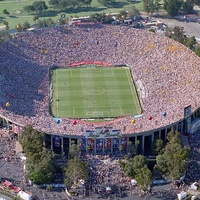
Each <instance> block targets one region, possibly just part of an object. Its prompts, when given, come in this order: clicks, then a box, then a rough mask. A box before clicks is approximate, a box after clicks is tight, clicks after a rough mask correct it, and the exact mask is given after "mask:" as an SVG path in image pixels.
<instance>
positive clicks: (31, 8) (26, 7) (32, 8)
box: [23, 5, 35, 15]
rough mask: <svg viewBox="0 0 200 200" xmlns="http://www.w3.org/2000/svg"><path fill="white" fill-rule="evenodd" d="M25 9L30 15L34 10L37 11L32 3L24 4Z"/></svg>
mask: <svg viewBox="0 0 200 200" xmlns="http://www.w3.org/2000/svg"><path fill="white" fill-rule="evenodd" d="M23 10H24V11H25V12H27V13H28V15H29V14H30V13H31V12H34V11H35V10H34V7H33V6H32V5H28V6H24V7H23Z"/></svg>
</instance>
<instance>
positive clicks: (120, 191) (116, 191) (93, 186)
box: [84, 154, 133, 197]
mask: <svg viewBox="0 0 200 200" xmlns="http://www.w3.org/2000/svg"><path fill="white" fill-rule="evenodd" d="M84 160H85V161H86V162H88V163H89V168H90V170H89V172H90V173H89V181H88V184H87V189H88V191H89V196H92V195H94V194H99V196H100V197H106V196H109V195H110V194H113V195H114V196H116V197H122V196H124V195H125V193H127V192H129V191H131V190H133V187H132V185H131V179H130V178H129V177H127V175H126V174H125V172H124V171H123V170H122V169H121V168H120V166H119V163H118V160H119V158H118V157H116V156H115V155H112V156H111V157H110V156H107V155H104V156H102V155H96V156H93V155H89V154H86V155H85V156H84Z"/></svg>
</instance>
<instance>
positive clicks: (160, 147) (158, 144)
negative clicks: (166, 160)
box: [154, 139, 165, 155]
mask: <svg viewBox="0 0 200 200" xmlns="http://www.w3.org/2000/svg"><path fill="white" fill-rule="evenodd" d="M164 147H165V144H164V141H163V140H162V139H157V140H156V141H155V144H154V152H155V154H156V155H161V154H163V151H164Z"/></svg>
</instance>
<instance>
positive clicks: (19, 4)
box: [0, 0, 142, 29]
mask: <svg viewBox="0 0 200 200" xmlns="http://www.w3.org/2000/svg"><path fill="white" fill-rule="evenodd" d="M34 1H35V0H4V1H0V26H2V25H3V21H4V20H6V21H7V22H8V23H9V27H10V29H14V28H15V26H16V25H17V24H18V23H21V24H23V23H24V22H25V21H28V22H29V23H30V24H31V25H33V24H34V21H33V16H34V13H32V14H30V15H28V13H26V12H24V11H23V7H24V6H26V5H32V4H33V2H34ZM44 1H45V2H46V3H47V6H48V7H49V9H48V10H47V11H46V12H45V13H43V15H42V16H40V19H44V18H49V17H51V18H52V19H53V20H54V21H57V20H58V19H59V18H60V16H61V12H59V11H54V10H53V9H52V8H51V7H50V6H49V4H48V0H44ZM132 5H135V6H136V7H137V8H138V9H140V10H141V9H142V3H141V2H139V3H130V2H128V1H126V0H118V1H117V3H116V5H115V6H114V7H113V8H105V7H103V6H102V5H101V4H99V3H98V2H97V0H93V1H92V3H91V6H88V7H84V8H82V9H77V10H68V11H66V12H65V14H66V16H67V17H68V18H70V17H71V16H89V15H90V14H91V13H96V12H100V13H102V12H105V13H116V12H119V11H120V10H122V9H127V8H128V7H131V6H132ZM4 9H7V10H8V12H9V13H10V16H6V15H4V14H3V10H4ZM16 11H20V13H18V12H16ZM62 13H64V12H62Z"/></svg>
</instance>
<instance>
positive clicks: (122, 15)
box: [116, 10, 128, 21]
mask: <svg viewBox="0 0 200 200" xmlns="http://www.w3.org/2000/svg"><path fill="white" fill-rule="evenodd" d="M127 14H128V13H127V11H126V10H121V11H120V12H119V13H118V14H117V16H116V19H118V20H120V21H123V20H125V19H126V18H127Z"/></svg>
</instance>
